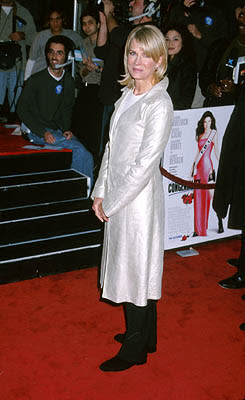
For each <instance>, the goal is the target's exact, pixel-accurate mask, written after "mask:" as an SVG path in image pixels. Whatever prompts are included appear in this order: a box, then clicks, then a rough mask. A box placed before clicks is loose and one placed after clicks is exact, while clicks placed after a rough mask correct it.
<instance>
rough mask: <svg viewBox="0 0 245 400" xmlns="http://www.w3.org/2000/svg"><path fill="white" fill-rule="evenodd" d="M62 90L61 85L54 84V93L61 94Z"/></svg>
mask: <svg viewBox="0 0 245 400" xmlns="http://www.w3.org/2000/svg"><path fill="white" fill-rule="evenodd" d="M62 90H63V86H62V85H58V86H56V88H55V93H56V94H61V93H62Z"/></svg>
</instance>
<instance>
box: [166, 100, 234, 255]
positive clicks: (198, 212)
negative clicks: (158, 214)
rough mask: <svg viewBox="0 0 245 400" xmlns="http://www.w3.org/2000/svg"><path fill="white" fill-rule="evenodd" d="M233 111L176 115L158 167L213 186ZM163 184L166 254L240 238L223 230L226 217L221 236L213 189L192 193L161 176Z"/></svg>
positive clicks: (208, 110)
mask: <svg viewBox="0 0 245 400" xmlns="http://www.w3.org/2000/svg"><path fill="white" fill-rule="evenodd" d="M232 110H233V106H226V107H209V108H199V109H191V110H183V111H175V112H174V121H173V128H172V131H171V135H170V139H169V142H168V145H167V147H166V149H165V152H164V157H163V161H162V166H163V167H164V168H165V169H166V170H167V171H168V172H170V173H171V174H172V175H175V176H177V177H180V178H182V179H185V180H188V181H189V180H191V181H194V182H200V183H214V182H215V179H216V174H217V168H218V162H219V161H218V160H219V154H220V150H221V145H222V138H223V135H224V132H225V129H226V126H227V124H228V121H229V119H230V115H231V113H232ZM210 131H211V132H212V134H210V133H209V132H210ZM163 185H164V192H165V249H172V248H178V247H184V246H189V245H193V244H197V243H201V242H205V241H210V240H217V239H221V238H224V237H228V236H234V235H237V234H239V231H237V230H236V231H235V230H231V229H228V228H227V218H226V219H224V220H223V229H224V231H223V232H220V233H219V224H218V218H217V216H216V213H215V212H214V210H213V208H212V198H213V192H214V190H209V189H208V190H203V189H190V188H188V187H187V186H183V185H180V184H178V183H175V182H172V181H170V180H169V179H167V178H165V177H163ZM221 231H222V229H221Z"/></svg>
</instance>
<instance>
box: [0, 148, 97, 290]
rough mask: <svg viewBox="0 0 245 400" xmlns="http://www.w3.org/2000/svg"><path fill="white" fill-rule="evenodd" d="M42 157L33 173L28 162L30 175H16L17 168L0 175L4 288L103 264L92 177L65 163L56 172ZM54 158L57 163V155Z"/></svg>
mask: <svg viewBox="0 0 245 400" xmlns="http://www.w3.org/2000/svg"><path fill="white" fill-rule="evenodd" d="M38 157H39V158H38V166H37V163H34V164H33V163H32V168H31V169H32V172H31V173H28V172H26V171H27V170H28V163H27V164H25V169H24V172H23V171H21V172H20V173H16V172H17V170H18V168H15V169H14V168H13V166H11V173H13V172H15V173H14V174H12V175H9V174H6V175H4V176H0V283H8V282H14V281H19V280H23V279H29V278H34V277H40V276H44V275H47V274H55V273H59V272H65V271H69V270H74V269H80V268H85V267H88V266H95V265H98V264H99V261H100V255H101V243H102V225H101V223H100V221H99V220H98V219H97V218H96V217H95V216H94V213H93V211H92V209H91V200H90V199H89V198H88V192H89V187H88V186H89V178H87V177H85V176H84V175H81V174H80V173H78V172H77V171H74V170H72V169H62V163H59V167H60V169H58V170H51V169H50V167H49V168H47V163H46V162H45V157H47V155H46V156H45V155H44V158H43V160H42V158H40V157H41V156H40V154H39V155H38ZM48 157H49V159H50V154H49V156H48ZM53 157H54V160H53V161H55V157H57V155H55V154H53ZM65 157H66V155H64V161H65ZM34 158H35V157H34ZM15 161H16V160H15ZM2 162H3V160H2ZM8 162H9V160H8ZM40 162H41V163H42V162H43V167H42V166H40ZM15 165H16V164H15ZM33 165H34V166H35V165H36V166H37V167H36V170H35V167H34V168H33ZM51 165H55V162H53V163H50V166H51ZM64 165H65V166H67V163H66V162H65V163H64V164H63V166H64ZM29 167H30V166H29ZM19 170H21V168H19ZM29 170H30V168H29ZM40 170H43V171H41V172H40ZM5 171H6V169H5Z"/></svg>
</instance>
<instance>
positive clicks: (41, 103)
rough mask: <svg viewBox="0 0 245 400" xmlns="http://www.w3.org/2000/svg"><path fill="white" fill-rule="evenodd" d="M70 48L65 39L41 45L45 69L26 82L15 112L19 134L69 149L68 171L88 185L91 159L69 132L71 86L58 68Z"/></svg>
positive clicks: (72, 97)
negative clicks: (20, 129) (77, 173)
mask: <svg viewBox="0 0 245 400" xmlns="http://www.w3.org/2000/svg"><path fill="white" fill-rule="evenodd" d="M71 48H72V42H71V41H70V40H69V39H68V38H67V37H65V36H61V35H60V36H59V35H57V36H53V37H51V38H50V39H49V40H48V42H47V44H46V46H45V54H46V59H47V64H48V68H45V69H44V70H42V71H40V72H37V73H36V74H34V75H32V76H31V77H30V78H29V79H28V80H27V82H26V86H25V88H24V90H23V92H22V95H21V97H20V101H19V104H18V107H17V112H18V115H19V117H20V119H21V121H22V131H23V132H24V133H25V134H26V136H27V138H28V139H29V140H30V142H33V143H34V144H37V145H46V146H48V147H49V148H53V149H56V148H58V149H60V148H65V149H71V150H72V163H71V168H74V169H75V170H77V171H78V172H81V173H82V174H84V175H87V176H89V177H90V179H91V184H92V181H93V157H92V155H91V154H90V153H89V152H88V151H87V150H86V149H85V147H84V146H83V145H82V144H81V143H80V142H79V141H78V140H77V139H76V138H75V137H74V136H73V133H72V132H71V130H70V127H71V116H72V109H73V105H74V99H75V83H74V80H73V78H72V77H71V75H70V74H69V73H68V72H67V71H65V69H64V67H63V66H62V65H63V64H65V63H66V61H67V58H68V53H69V51H70V50H71ZM59 65H60V67H59Z"/></svg>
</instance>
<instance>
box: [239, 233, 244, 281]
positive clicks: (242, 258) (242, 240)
mask: <svg viewBox="0 0 245 400" xmlns="http://www.w3.org/2000/svg"><path fill="white" fill-rule="evenodd" d="M238 272H240V273H241V274H245V229H243V230H242V234H241V252H240V257H239V267H238Z"/></svg>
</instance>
